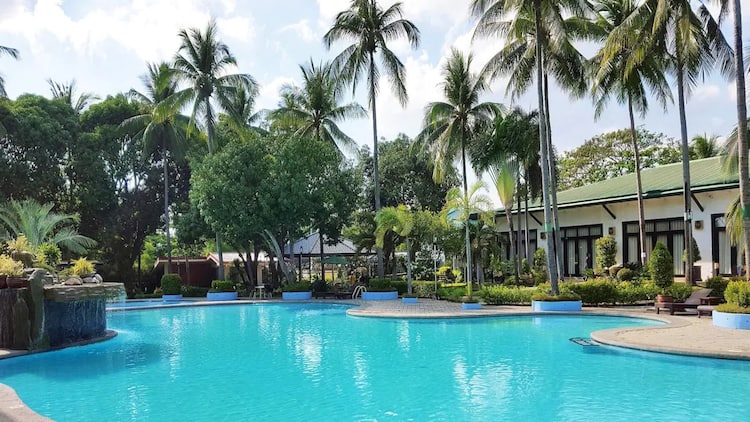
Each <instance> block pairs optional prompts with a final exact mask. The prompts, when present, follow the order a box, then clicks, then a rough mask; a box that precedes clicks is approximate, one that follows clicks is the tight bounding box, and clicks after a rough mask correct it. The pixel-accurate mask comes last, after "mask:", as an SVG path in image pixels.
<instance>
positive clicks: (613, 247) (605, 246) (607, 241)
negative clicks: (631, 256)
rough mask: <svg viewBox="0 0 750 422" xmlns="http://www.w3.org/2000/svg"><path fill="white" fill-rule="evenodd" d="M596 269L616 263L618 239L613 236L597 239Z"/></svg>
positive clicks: (604, 268) (605, 267)
mask: <svg viewBox="0 0 750 422" xmlns="http://www.w3.org/2000/svg"><path fill="white" fill-rule="evenodd" d="M595 248H596V269H597V270H601V271H603V270H606V269H607V268H609V267H611V266H613V265H615V262H616V260H617V241H616V240H615V238H614V237H612V236H604V237H600V238H599V239H596V242H595Z"/></svg>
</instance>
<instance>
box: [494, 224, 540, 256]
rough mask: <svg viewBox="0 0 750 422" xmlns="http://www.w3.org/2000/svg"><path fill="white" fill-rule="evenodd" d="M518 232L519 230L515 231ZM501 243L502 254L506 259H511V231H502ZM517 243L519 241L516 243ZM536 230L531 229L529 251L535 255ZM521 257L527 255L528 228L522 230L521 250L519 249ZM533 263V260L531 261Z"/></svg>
mask: <svg viewBox="0 0 750 422" xmlns="http://www.w3.org/2000/svg"><path fill="white" fill-rule="evenodd" d="M515 233H516V234H517V233H518V232H517V231H516V232H515ZM498 241H499V243H500V249H501V255H500V256H502V257H503V259H505V260H506V261H508V260H510V259H511V258H510V232H501V233H500V235H499V239H498ZM516 245H517V243H516ZM536 248H537V246H536V230H529V253H531V255H532V256H534V252H536ZM519 256H520V257H521V259H524V258H527V256H526V230H521V250H520V251H519ZM529 264H531V262H529Z"/></svg>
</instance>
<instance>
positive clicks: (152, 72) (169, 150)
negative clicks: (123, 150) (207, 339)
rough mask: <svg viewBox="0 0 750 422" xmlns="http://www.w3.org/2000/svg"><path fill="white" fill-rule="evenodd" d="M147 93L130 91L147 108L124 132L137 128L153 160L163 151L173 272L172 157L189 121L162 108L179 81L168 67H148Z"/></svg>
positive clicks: (169, 256) (175, 111) (144, 79)
mask: <svg viewBox="0 0 750 422" xmlns="http://www.w3.org/2000/svg"><path fill="white" fill-rule="evenodd" d="M141 81H142V82H143V85H144V86H145V87H146V93H145V94H143V93H140V92H138V91H136V90H135V89H131V90H130V92H129V93H128V95H129V96H130V97H131V98H134V99H135V100H137V101H139V102H140V103H141V104H143V105H144V107H146V110H145V112H144V113H143V114H139V115H137V116H133V117H131V118H129V119H127V120H125V121H124V122H123V123H122V126H123V127H125V128H130V127H135V128H137V129H138V136H140V137H141V139H142V140H143V141H144V144H145V145H144V148H143V151H144V155H148V156H151V155H153V154H156V153H158V151H159V149H161V162H162V169H163V173H164V233H165V235H166V238H167V269H166V270H165V274H167V273H169V271H170V269H171V268H172V244H171V241H170V237H171V234H170V231H169V155H173V156H174V155H181V152H182V150H183V148H184V145H185V143H186V140H185V133H186V132H187V123H188V122H187V118H186V117H184V116H182V115H181V114H180V113H179V108H178V107H174V105H173V106H172V107H166V106H161V107H160V104H161V103H162V102H164V101H167V100H168V99H169V98H170V97H171V96H172V95H174V93H175V92H177V80H176V79H175V77H174V70H173V69H172V68H171V67H170V66H169V64H167V63H164V62H162V63H159V64H158V65H156V64H149V65H148V73H147V74H146V75H144V76H143V77H141Z"/></svg>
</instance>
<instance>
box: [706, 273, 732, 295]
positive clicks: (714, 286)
mask: <svg viewBox="0 0 750 422" xmlns="http://www.w3.org/2000/svg"><path fill="white" fill-rule="evenodd" d="M727 284H729V280H727V279H726V278H724V277H722V276H720V275H718V276H716V277H709V278H708V279H707V280H706V288H707V289H711V294H712V295H713V296H717V297H724V291H725V290H726V289H727Z"/></svg>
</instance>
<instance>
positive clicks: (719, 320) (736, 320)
mask: <svg viewBox="0 0 750 422" xmlns="http://www.w3.org/2000/svg"><path fill="white" fill-rule="evenodd" d="M724 299H725V300H726V301H727V303H724V304H722V305H717V306H716V307H715V308H714V310H713V315H712V317H713V325H715V326H717V327H723V328H734V329H740V330H750V283H748V282H746V281H730V282H729V284H727V288H726V290H725V291H724Z"/></svg>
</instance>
